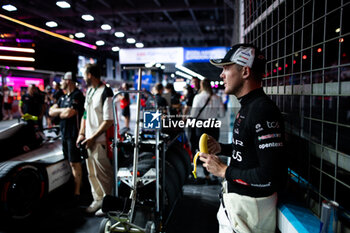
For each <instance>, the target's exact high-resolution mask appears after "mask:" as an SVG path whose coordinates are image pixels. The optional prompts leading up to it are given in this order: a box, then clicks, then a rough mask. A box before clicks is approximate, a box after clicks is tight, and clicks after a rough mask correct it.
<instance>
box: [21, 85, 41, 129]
mask: <svg viewBox="0 0 350 233" xmlns="http://www.w3.org/2000/svg"><path fill="white" fill-rule="evenodd" d="M43 104H44V103H43V101H42V97H41V96H40V95H39V93H38V89H37V87H36V86H35V85H34V84H30V85H29V86H28V89H27V93H26V94H24V95H23V96H22V97H21V100H20V101H19V104H18V106H19V108H18V110H19V113H20V114H21V117H23V115H24V114H26V113H28V114H30V115H32V116H37V117H38V120H36V121H34V123H36V124H37V125H38V126H39V128H40V129H42V122H41V119H42V109H43Z"/></svg>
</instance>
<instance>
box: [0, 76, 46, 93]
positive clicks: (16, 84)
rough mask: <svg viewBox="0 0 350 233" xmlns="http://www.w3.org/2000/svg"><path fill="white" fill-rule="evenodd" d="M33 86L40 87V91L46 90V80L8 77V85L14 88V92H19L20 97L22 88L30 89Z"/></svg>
mask: <svg viewBox="0 0 350 233" xmlns="http://www.w3.org/2000/svg"><path fill="white" fill-rule="evenodd" d="M0 84H1V83H0ZM31 84H34V85H35V86H37V87H39V89H40V90H44V89H45V87H44V80H43V79H40V78H27V77H6V85H7V86H11V87H13V91H14V92H17V93H18V95H20V92H21V87H28V86H29V85H31Z"/></svg>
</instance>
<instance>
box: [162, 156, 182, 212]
mask: <svg viewBox="0 0 350 233" xmlns="http://www.w3.org/2000/svg"><path fill="white" fill-rule="evenodd" d="M181 193H182V186H181V184H180V180H179V179H178V175H177V173H176V170H175V168H174V167H173V166H172V165H171V164H170V163H169V162H167V161H165V194H166V198H165V199H166V200H165V202H166V203H165V204H166V205H167V206H169V207H172V206H173V205H174V204H175V201H176V199H177V197H178V196H179V195H180V194H181Z"/></svg>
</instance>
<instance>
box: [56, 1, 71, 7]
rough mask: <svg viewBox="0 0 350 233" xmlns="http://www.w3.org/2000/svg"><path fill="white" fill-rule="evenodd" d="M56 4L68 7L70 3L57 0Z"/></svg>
mask: <svg viewBox="0 0 350 233" xmlns="http://www.w3.org/2000/svg"><path fill="white" fill-rule="evenodd" d="M56 5H57V6H59V7H61V8H70V4H69V3H68V2H66V1H57V2H56Z"/></svg>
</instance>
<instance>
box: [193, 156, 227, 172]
mask: <svg viewBox="0 0 350 233" xmlns="http://www.w3.org/2000/svg"><path fill="white" fill-rule="evenodd" d="M199 159H200V160H201V161H202V162H203V167H205V168H206V169H207V171H208V172H210V173H211V174H213V175H214V176H218V177H222V178H225V173H226V169H227V165H226V164H224V163H223V162H221V160H220V159H219V157H218V156H216V155H213V154H205V153H200V154H199Z"/></svg>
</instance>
